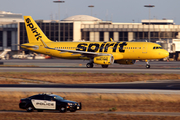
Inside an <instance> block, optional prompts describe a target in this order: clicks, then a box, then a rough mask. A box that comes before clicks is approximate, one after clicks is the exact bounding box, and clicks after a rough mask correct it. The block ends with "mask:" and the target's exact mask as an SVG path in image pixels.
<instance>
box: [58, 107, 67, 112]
mask: <svg viewBox="0 0 180 120" xmlns="http://www.w3.org/2000/svg"><path fill="white" fill-rule="evenodd" d="M59 111H60V112H62V113H64V112H66V111H67V108H66V106H61V107H60V109H59Z"/></svg>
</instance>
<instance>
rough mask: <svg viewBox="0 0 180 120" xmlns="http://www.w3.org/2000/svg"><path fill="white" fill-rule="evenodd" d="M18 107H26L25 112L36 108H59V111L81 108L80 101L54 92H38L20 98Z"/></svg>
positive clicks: (71, 110)
mask: <svg viewBox="0 0 180 120" xmlns="http://www.w3.org/2000/svg"><path fill="white" fill-rule="evenodd" d="M19 108H21V109H26V110H27V112H32V111H33V110H37V111H38V112H43V110H59V111H60V112H66V111H70V112H75V111H76V110H81V103H78V102H74V101H70V100H66V99H64V98H63V97H60V96H58V95H55V94H47V93H43V94H38V95H33V96H31V97H28V98H24V99H21V100H20V103H19Z"/></svg>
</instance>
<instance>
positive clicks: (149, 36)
mask: <svg viewBox="0 0 180 120" xmlns="http://www.w3.org/2000/svg"><path fill="white" fill-rule="evenodd" d="M144 7H147V8H149V27H148V28H149V30H148V39H149V42H151V32H150V19H151V18H150V17H151V8H152V7H155V5H144Z"/></svg>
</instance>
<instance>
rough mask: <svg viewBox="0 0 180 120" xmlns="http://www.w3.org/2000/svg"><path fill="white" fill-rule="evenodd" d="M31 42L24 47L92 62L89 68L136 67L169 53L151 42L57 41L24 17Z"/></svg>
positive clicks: (89, 63) (55, 55)
mask: <svg viewBox="0 0 180 120" xmlns="http://www.w3.org/2000/svg"><path fill="white" fill-rule="evenodd" d="M24 21H25V26H26V31H27V35H28V40H29V43H25V44H21V47H22V48H25V49H28V50H30V51H34V52H36V53H42V54H46V55H49V56H54V57H58V58H65V59H84V60H89V62H88V63H87V64H86V67H87V68H92V67H93V64H94V63H95V64H99V65H101V66H102V67H103V68H107V67H108V65H111V64H113V63H118V64H134V63H135V61H136V60H145V61H146V68H150V65H149V62H148V61H149V60H152V59H162V58H165V57H168V56H169V53H168V52H167V51H166V50H164V49H162V47H161V46H160V45H158V44H155V43H151V42H114V41H113V40H111V42H84V41H82V42H54V41H51V40H49V39H48V38H47V37H46V35H45V34H44V33H43V32H42V30H41V29H40V28H39V26H38V25H37V24H36V22H35V21H34V20H33V19H32V17H31V16H24Z"/></svg>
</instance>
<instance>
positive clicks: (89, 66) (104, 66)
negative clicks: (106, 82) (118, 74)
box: [86, 63, 108, 68]
mask: <svg viewBox="0 0 180 120" xmlns="http://www.w3.org/2000/svg"><path fill="white" fill-rule="evenodd" d="M101 66H102V68H108V65H101ZM86 67H87V68H93V67H94V65H93V63H87V64H86Z"/></svg>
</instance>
